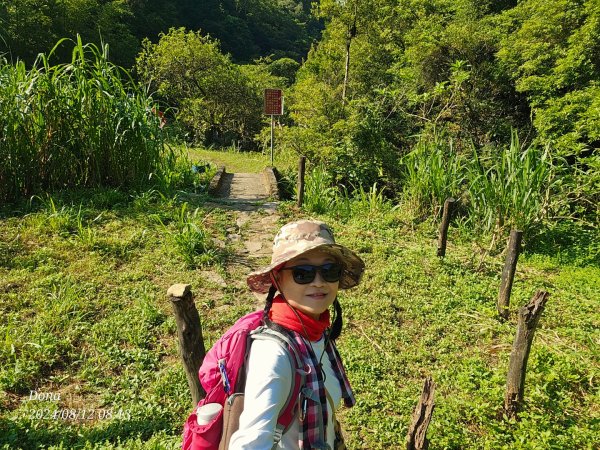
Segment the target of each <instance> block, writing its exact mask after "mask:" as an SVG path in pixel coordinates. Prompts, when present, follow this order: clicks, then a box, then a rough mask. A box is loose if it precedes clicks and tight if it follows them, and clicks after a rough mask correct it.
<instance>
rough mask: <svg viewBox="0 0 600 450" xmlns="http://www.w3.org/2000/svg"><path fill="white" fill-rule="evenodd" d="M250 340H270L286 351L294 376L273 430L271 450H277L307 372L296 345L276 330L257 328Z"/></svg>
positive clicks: (294, 413)
mask: <svg viewBox="0 0 600 450" xmlns="http://www.w3.org/2000/svg"><path fill="white" fill-rule="evenodd" d="M249 337H250V339H256V340H270V341H275V342H278V343H279V344H280V345H281V346H283V347H284V348H285V349H286V350H287V351H286V354H287V355H288V357H289V360H290V365H291V367H292V373H293V374H294V376H293V380H292V389H290V393H289V394H288V397H287V399H286V401H285V404H284V406H283V408H282V409H281V411H280V413H279V417H278V418H277V426H276V428H275V436H274V444H273V449H275V448H277V444H278V443H279V441H280V440H281V437H282V436H283V434H284V433H285V432H286V431H287V430H288V429H289V427H290V426H291V424H292V421H293V420H294V417H295V415H296V405H297V402H298V399H299V397H300V392H301V390H302V387H303V386H304V381H305V378H306V375H307V372H306V371H305V370H304V363H303V361H302V356H301V355H300V352H299V351H298V348H297V346H296V344H295V343H294V342H293V340H292V339H291V338H290V337H289V336H287V335H285V334H284V333H281V332H279V331H277V330H273V329H271V328H269V327H266V326H261V327H258V328H257V329H256V330H254V331H252V332H251V333H250V335H249Z"/></svg>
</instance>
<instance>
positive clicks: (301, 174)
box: [298, 156, 306, 208]
mask: <svg viewBox="0 0 600 450" xmlns="http://www.w3.org/2000/svg"><path fill="white" fill-rule="evenodd" d="M305 170H306V156H301V157H300V160H299V161H298V208H302V203H303V202H304V172H305Z"/></svg>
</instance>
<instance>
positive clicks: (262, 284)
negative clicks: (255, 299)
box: [246, 220, 365, 294]
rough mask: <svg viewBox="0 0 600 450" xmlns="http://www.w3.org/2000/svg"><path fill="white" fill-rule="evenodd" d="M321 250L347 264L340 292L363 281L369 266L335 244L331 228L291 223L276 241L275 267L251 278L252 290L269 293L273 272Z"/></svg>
mask: <svg viewBox="0 0 600 450" xmlns="http://www.w3.org/2000/svg"><path fill="white" fill-rule="evenodd" d="M314 249H319V250H322V251H324V252H326V253H329V254H331V255H332V256H333V257H335V258H336V259H337V260H338V261H340V262H341V263H342V264H343V265H344V271H343V272H342V277H341V278H340V284H339V288H340V289H349V288H351V287H354V286H356V285H357V284H358V283H359V282H360V278H361V277H362V274H363V272H364V270H365V263H364V262H363V260H362V259H360V257H359V256H358V255H357V254H356V253H354V252H353V251H352V250H350V249H348V248H346V247H344V246H343V245H339V244H336V243H335V240H334V238H333V233H332V232H331V228H329V226H328V225H327V224H325V223H324V222H319V221H316V220H299V221H296V222H290V223H288V224H286V225H284V226H283V227H281V229H280V230H279V232H278V233H277V235H276V236H275V240H274V241H273V254H272V256H271V264H269V265H268V266H267V267H263V268H262V269H259V270H256V271H254V272H252V273H251V274H250V275H248V279H247V280H246V281H247V283H248V286H249V287H250V289H251V290H253V291H255V292H260V293H262V294H265V293H267V292H268V291H269V288H270V287H271V276H270V272H271V270H273V269H275V268H277V267H279V266H281V265H283V264H284V263H286V262H287V261H289V260H291V259H293V258H295V257H296V256H298V255H301V254H303V253H306V252H308V251H310V250H314Z"/></svg>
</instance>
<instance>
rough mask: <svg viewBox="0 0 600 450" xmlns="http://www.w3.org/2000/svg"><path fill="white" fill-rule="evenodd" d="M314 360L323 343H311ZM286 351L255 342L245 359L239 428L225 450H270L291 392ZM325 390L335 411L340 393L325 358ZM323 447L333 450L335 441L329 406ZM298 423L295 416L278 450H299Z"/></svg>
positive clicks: (339, 400) (325, 357) (274, 344)
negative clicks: (331, 400)
mask: <svg viewBox="0 0 600 450" xmlns="http://www.w3.org/2000/svg"><path fill="white" fill-rule="evenodd" d="M311 344H312V347H313V350H314V352H315V355H317V358H319V357H320V356H321V354H322V353H323V351H324V350H325V339H321V340H319V341H317V342H311ZM286 352H287V350H286V349H284V348H283V346H282V345H281V344H279V343H278V342H275V341H272V340H255V341H254V342H253V343H252V347H251V349H250V355H249V359H248V368H247V378H246V389H245V392H244V411H243V412H242V414H241V416H240V427H239V429H238V431H237V432H236V433H234V435H233V436H232V438H231V442H230V445H229V450H271V449H272V448H273V442H274V431H275V426H276V423H277V417H278V416H279V412H280V410H281V409H282V408H283V407H284V405H285V401H286V399H287V396H288V394H289V391H290V389H291V388H292V367H291V364H290V360H289V356H288V355H287V353H286ZM321 361H322V365H323V372H324V374H325V388H326V389H327V391H328V392H329V395H331V398H332V399H333V402H334V404H335V405H336V408H337V407H338V406H339V405H340V402H341V398H342V390H341V388H340V384H339V381H338V379H337V378H336V376H335V373H334V372H333V369H332V367H331V362H330V361H329V358H328V357H327V355H326V354H325V355H324V357H323V358H322V360H321ZM327 410H328V423H327V436H326V438H327V443H328V444H329V446H330V447H331V448H333V442H334V438H335V434H334V430H333V425H332V417H333V414H332V413H331V408H330V405H329V404H328V405H327ZM300 430H301V428H300V420H299V418H298V415H296V418H295V419H294V421H293V422H292V425H291V426H290V428H289V429H288V430H287V432H286V433H284V435H283V437H282V439H281V441H280V442H279V445H278V447H277V448H278V449H285V450H299V444H298V440H299V437H300Z"/></svg>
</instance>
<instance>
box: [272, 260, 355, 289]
mask: <svg viewBox="0 0 600 450" xmlns="http://www.w3.org/2000/svg"><path fill="white" fill-rule="evenodd" d="M281 270H291V271H292V277H293V278H294V281H295V282H296V283H298V284H308V283H312V282H313V280H314V279H315V277H316V276H317V272H319V273H320V274H321V277H322V278H323V279H324V280H325V281H327V282H328V283H335V282H336V281H340V277H341V276H342V272H343V270H344V266H342V265H341V264H338V263H327V264H323V265H322V266H313V265H311V264H302V265H300V266H293V267H284V268H283V269H281Z"/></svg>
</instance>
